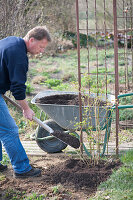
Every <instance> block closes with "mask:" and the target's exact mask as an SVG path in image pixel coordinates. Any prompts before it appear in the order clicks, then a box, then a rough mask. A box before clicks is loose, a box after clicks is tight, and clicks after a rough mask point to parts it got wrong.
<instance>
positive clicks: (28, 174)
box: [14, 168, 41, 178]
mask: <svg viewBox="0 0 133 200" xmlns="http://www.w3.org/2000/svg"><path fill="white" fill-rule="evenodd" d="M38 176H41V170H40V169H38V168H32V169H31V170H30V171H28V172H26V173H22V174H18V173H14V178H30V177H38Z"/></svg>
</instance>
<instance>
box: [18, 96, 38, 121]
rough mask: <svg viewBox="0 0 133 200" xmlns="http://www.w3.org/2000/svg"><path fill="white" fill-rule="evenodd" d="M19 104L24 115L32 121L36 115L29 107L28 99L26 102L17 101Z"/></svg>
mask: <svg viewBox="0 0 133 200" xmlns="http://www.w3.org/2000/svg"><path fill="white" fill-rule="evenodd" d="M17 102H18V103H19V105H20V106H21V108H22V111H23V115H24V117H25V118H26V119H29V120H31V121H32V119H33V116H34V115H35V113H34V112H33V110H32V109H31V108H30V107H29V105H28V102H27V101H26V99H24V100H17Z"/></svg>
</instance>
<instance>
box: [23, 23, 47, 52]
mask: <svg viewBox="0 0 133 200" xmlns="http://www.w3.org/2000/svg"><path fill="white" fill-rule="evenodd" d="M24 40H25V43H26V46H27V50H28V52H29V53H31V54H33V55H36V54H40V53H43V52H44V49H45V48H46V46H47V45H48V42H51V37H50V34H49V32H48V30H47V28H46V27H45V26H37V27H35V28H33V29H31V30H30V31H29V32H28V33H27V34H26V36H25V37H24Z"/></svg>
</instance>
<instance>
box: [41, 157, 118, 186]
mask: <svg viewBox="0 0 133 200" xmlns="http://www.w3.org/2000/svg"><path fill="white" fill-rule="evenodd" d="M119 166H120V162H119V161H117V162H115V161H112V162H109V163H106V162H105V161H100V162H99V164H98V165H95V166H93V165H91V164H89V162H87V163H85V162H83V161H82V160H80V159H69V160H66V161H65V162H64V163H61V164H58V165H52V166H51V167H50V168H49V169H47V172H46V173H45V174H44V181H45V182H48V183H51V184H59V183H61V184H63V185H69V186H72V187H74V188H75V189H82V188H90V189H91V188H93V189H94V188H95V189H96V188H97V186H98V185H99V184H100V183H101V182H103V181H105V180H106V179H107V178H108V176H109V175H110V174H111V173H112V169H114V168H118V167H119Z"/></svg>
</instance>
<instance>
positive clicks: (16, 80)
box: [0, 36, 28, 100]
mask: <svg viewBox="0 0 133 200" xmlns="http://www.w3.org/2000/svg"><path fill="white" fill-rule="evenodd" d="M27 71H28V57H27V48H26V44H25V42H24V40H23V39H22V38H20V37H14V36H10V37H7V38H4V39H2V40H0V94H4V93H5V92H6V91H8V90H10V91H11V92H12V95H13V96H14V97H15V99H16V100H23V99H25V97H26V95H25V92H26V86H25V82H26V80H27Z"/></svg>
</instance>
